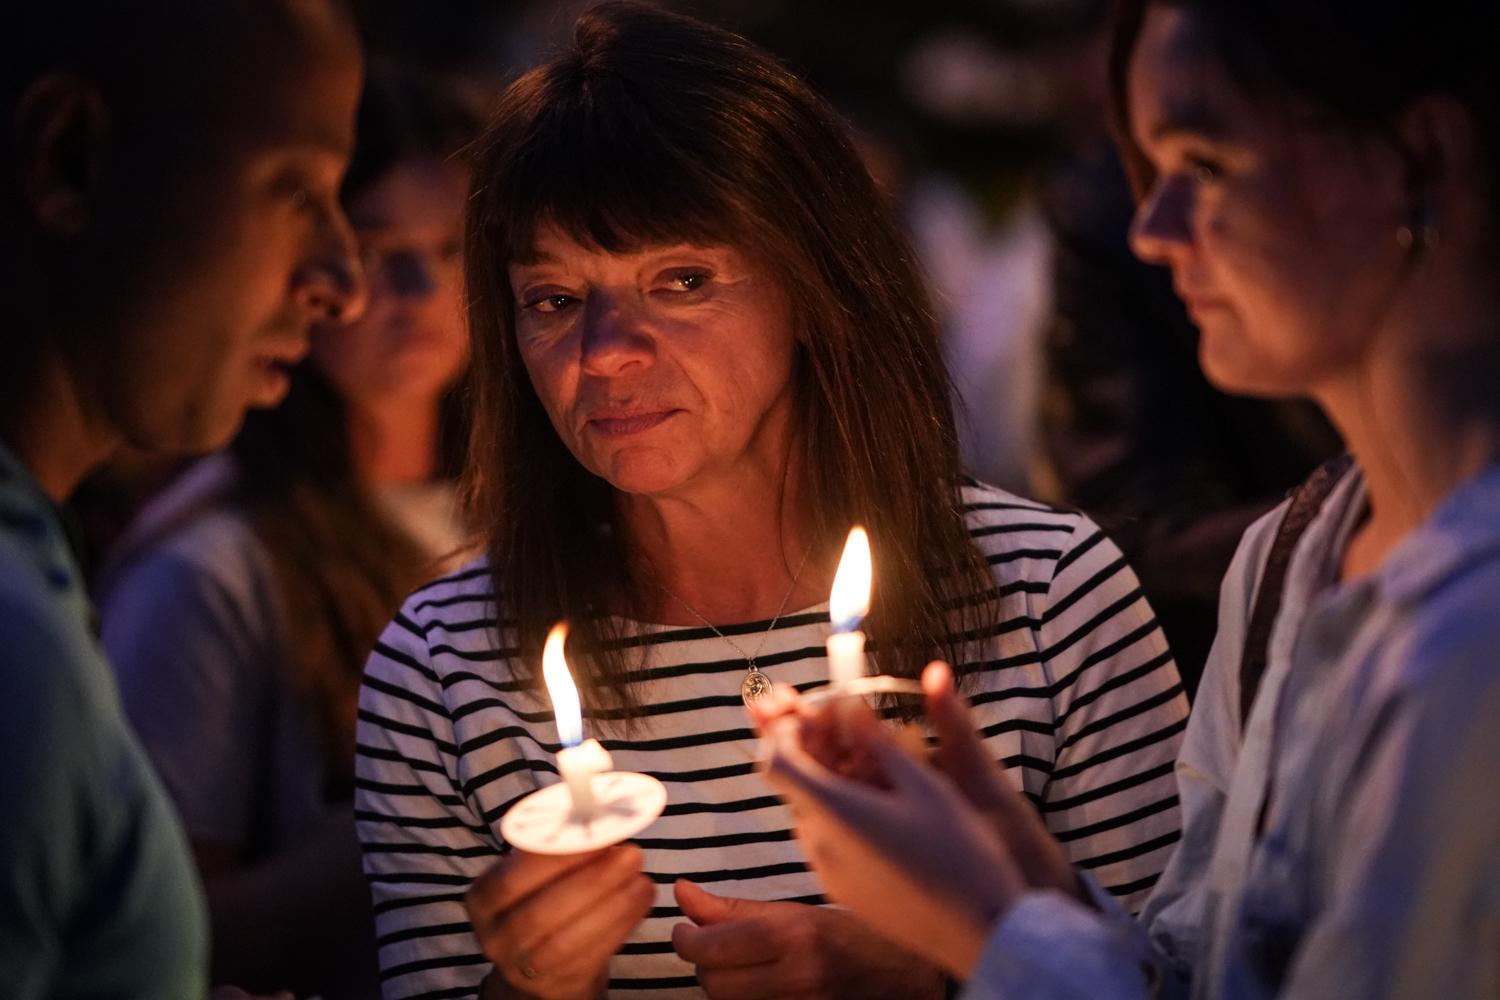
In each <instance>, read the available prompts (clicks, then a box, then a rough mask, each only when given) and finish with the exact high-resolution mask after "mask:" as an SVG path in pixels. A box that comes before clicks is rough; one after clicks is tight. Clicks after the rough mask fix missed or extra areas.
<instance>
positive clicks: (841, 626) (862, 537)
mask: <svg viewBox="0 0 1500 1000" xmlns="http://www.w3.org/2000/svg"><path fill="white" fill-rule="evenodd" d="M872 575H873V568H872V566H871V564H870V536H869V535H867V534H865V529H864V528H861V527H858V526H856V527H855V528H854V529H853V530H851V531H850V532H849V540H848V541H847V542H845V543H844V554H843V556H841V557H840V558H839V569H838V572H837V573H835V574H834V575H833V592H832V593H831V594H830V595H829V597H828V617H829V618H830V619H831V620H832V622H833V630H834V631H835V632H853V631H854V630H855V629H857V628H859V623H860V622H861V621H863V620H864V617H865V615H867V614H869V613H870V577H871V576H872Z"/></svg>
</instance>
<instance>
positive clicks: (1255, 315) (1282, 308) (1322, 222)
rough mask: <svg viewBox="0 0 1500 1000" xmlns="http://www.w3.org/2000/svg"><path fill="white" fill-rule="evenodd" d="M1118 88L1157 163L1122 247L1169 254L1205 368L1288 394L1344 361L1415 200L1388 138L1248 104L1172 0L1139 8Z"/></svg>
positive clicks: (1342, 367) (1376, 305)
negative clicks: (1139, 25) (1124, 79)
mask: <svg viewBox="0 0 1500 1000" xmlns="http://www.w3.org/2000/svg"><path fill="white" fill-rule="evenodd" d="M1129 95H1130V105H1129V114H1130V122H1131V131H1132V133H1133V136H1134V139H1135V141H1136V142H1137V143H1138V144H1139V146H1140V148H1141V149H1142V150H1143V151H1144V152H1145V154H1146V156H1147V157H1148V158H1149V159H1150V161H1151V163H1152V164H1153V166H1154V167H1155V169H1156V172H1157V178H1156V182H1155V184H1154V185H1153V187H1152V189H1151V191H1150V192H1149V193H1148V194H1147V196H1146V198H1145V200H1144V201H1143V202H1142V204H1141V206H1140V208H1139V210H1138V212H1137V214H1136V219H1135V225H1134V226H1133V228H1132V231H1131V242H1132V246H1133V247H1134V249H1135V251H1136V253H1137V255H1139V256H1140V257H1141V258H1143V259H1145V260H1147V261H1150V262H1153V263H1159V264H1166V265H1168V266H1170V268H1171V270H1172V277H1173V281H1174V283H1175V285H1176V288H1177V293H1178V295H1180V296H1181V297H1182V299H1183V301H1184V302H1185V303H1186V304H1187V307H1188V310H1189V312H1190V313H1191V315H1192V318H1193V321H1194V322H1195V323H1196V324H1197V326H1198V328H1199V330H1200V331H1201V333H1202V341H1201V343H1200V347H1199V354H1200V360H1201V363H1202V365H1203V370H1204V372H1205V374H1207V375H1208V377H1209V379H1210V380H1211V381H1213V382H1214V383H1215V384H1217V385H1218V386H1219V387H1221V388H1223V389H1226V390H1229V391H1233V392H1244V393H1254V394H1260V395H1272V396H1276V395H1296V394H1306V393H1309V392H1315V391H1316V390H1317V388H1318V387H1319V386H1320V385H1322V384H1325V383H1327V382H1328V380H1330V379H1337V378H1339V377H1340V376H1344V375H1347V374H1349V373H1350V372H1351V371H1353V370H1355V369H1356V368H1357V366H1358V365H1359V362H1360V359H1361V357H1362V356H1363V354H1364V352H1365V351H1366V350H1367V348H1368V347H1369V344H1370V342H1371V340H1372V339H1373V338H1374V337H1375V335H1376V333H1377V328H1378V327H1379V325H1380V323H1381V321H1382V320H1383V319H1384V318H1385V312H1386V310H1387V308H1388V306H1389V299H1390V289H1392V288H1394V287H1396V285H1397V284H1398V281H1399V275H1400V271H1401V268H1402V266H1403V263H1402V260H1403V254H1404V251H1403V250H1402V249H1401V248H1400V247H1399V246H1398V245H1397V243H1396V230H1397V228H1398V227H1399V226H1400V225H1402V224H1403V223H1406V222H1408V221H1409V214H1410V209H1411V201H1410V197H1409V191H1408V182H1407V177H1406V171H1405V167H1404V164H1403V162H1402V161H1401V158H1400V157H1399V156H1398V155H1397V153H1396V151H1395V148H1394V146H1392V145H1390V144H1386V143H1381V142H1377V141H1375V140H1373V139H1370V140H1361V139H1356V138H1353V137H1351V136H1350V135H1348V134H1346V133H1343V132H1339V131H1336V130H1332V129H1328V128H1326V127H1325V128H1321V129H1320V128H1318V127H1317V126H1315V125H1312V124H1308V123H1304V122H1299V121H1297V120H1295V119H1294V115H1295V109H1278V111H1277V112H1274V113H1273V112H1270V111H1268V110H1267V109H1266V108H1265V107H1264V105H1262V104H1257V103H1253V102H1252V101H1251V100H1250V99H1249V98H1248V97H1247V96H1246V95H1245V94H1244V92H1243V91H1242V90H1241V89H1240V88H1239V87H1238V86H1237V85H1236V84H1235V83H1234V82H1233V80H1232V79H1231V77H1230V74H1229V72H1228V71H1227V69H1226V68H1225V67H1224V66H1223V64H1222V63H1221V62H1220V60H1219V58H1218V57H1217V56H1216V55H1215V54H1214V53H1213V51H1212V47H1211V45H1210V44H1209V42H1208V36H1207V33H1206V31H1205V29H1204V26H1203V24H1202V22H1201V20H1200V19H1199V18H1198V16H1197V15H1195V14H1193V13H1192V12H1190V11H1185V10H1181V9H1178V8H1175V7H1168V6H1161V5H1157V6H1153V7H1151V8H1150V9H1149V11H1148V14H1147V17H1146V21H1145V24H1144V26H1143V29H1142V32H1141V35H1140V39H1139V41H1138V43H1137V46H1136V49H1135V54H1134V58H1133V59H1132V62H1131V67H1130V77H1129Z"/></svg>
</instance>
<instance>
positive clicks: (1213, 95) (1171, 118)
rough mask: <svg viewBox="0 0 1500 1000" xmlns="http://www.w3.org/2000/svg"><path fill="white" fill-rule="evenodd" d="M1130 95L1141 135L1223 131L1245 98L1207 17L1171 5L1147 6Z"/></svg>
mask: <svg viewBox="0 0 1500 1000" xmlns="http://www.w3.org/2000/svg"><path fill="white" fill-rule="evenodd" d="M1129 94H1130V117H1131V127H1132V130H1133V131H1134V132H1135V134H1136V136H1137V137H1138V138H1139V139H1141V140H1151V139H1159V138H1163V137H1165V136H1166V135H1169V134H1171V133H1174V132H1194V133H1198V134H1209V135H1212V134H1214V133H1216V132H1220V131H1222V130H1223V129H1224V128H1225V125H1226V119H1227V117H1228V115H1229V114H1230V112H1231V110H1232V107H1233V106H1235V105H1237V104H1238V103H1239V102H1240V99H1241V97H1240V95H1239V94H1238V93H1237V88H1236V87H1235V86H1234V83H1233V81H1232V79H1231V78H1230V75H1229V73H1228V71H1227V70H1226V69H1225V67H1224V65H1223V62H1222V60H1221V59H1220V57H1219V55H1218V53H1217V52H1216V50H1215V47H1214V45H1213V44H1212V40H1211V37H1210V34H1209V30H1208V28H1207V26H1206V25H1205V24H1204V23H1203V21H1202V19H1201V18H1200V17H1199V16H1198V15H1196V14H1194V13H1193V12H1192V11H1190V10H1185V9H1183V8H1179V7H1175V6H1165V5H1153V6H1152V7H1150V8H1149V9H1148V11H1147V14H1146V19H1145V21H1144V23H1143V24H1142V27H1141V33H1140V37H1139V39H1138V41H1137V42H1136V46H1135V52H1134V54H1133V55H1132V57H1131V60H1130V75H1129Z"/></svg>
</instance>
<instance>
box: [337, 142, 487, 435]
mask: <svg viewBox="0 0 1500 1000" xmlns="http://www.w3.org/2000/svg"><path fill="white" fill-rule="evenodd" d="M467 196H468V174H467V172H466V171H465V170H464V169H463V168H462V167H460V166H458V165H456V164H453V163H449V162H445V161H443V160H440V159H436V158H433V159H419V160H410V161H405V162H401V163H398V164H397V165H396V166H395V167H393V168H391V169H390V170H388V171H387V172H386V173H384V174H383V175H381V176H380V177H378V178H377V179H376V180H375V181H374V182H373V183H371V184H369V185H366V186H365V187H364V189H363V190H361V191H360V192H358V193H357V194H356V195H355V196H354V197H353V198H351V199H350V200H349V202H348V211H349V219H350V222H351V224H352V225H353V227H354V231H355V235H356V238H357V240H358V242H359V247H360V256H361V259H362V260H363V262H364V269H365V280H366V283H367V286H368V289H369V292H368V301H367V304H366V307H365V310H364V313H363V314H362V315H361V317H360V318H359V319H358V320H357V321H356V322H353V323H348V324H327V325H324V326H321V327H319V328H318V330H317V332H316V334H315V336H314V338H313V358H314V360H315V362H316V363H317V365H318V366H319V368H321V369H322V371H323V372H324V374H326V375H327V376H328V378H329V379H330V380H331V381H332V382H333V383H334V385H335V386H337V387H338V389H339V392H340V393H341V394H343V396H344V397H345V399H347V400H349V401H350V402H351V403H353V404H354V405H355V406H366V407H378V406H382V405H386V404H388V403H390V402H392V401H398V400H408V401H411V402H412V403H413V404H418V405H420V404H427V403H431V402H433V401H435V400H436V399H437V398H438V397H440V396H441V395H442V393H443V392H444V391H446V390H447V389H448V387H449V386H451V385H452V384H453V382H454V380H455V379H457V378H458V375H459V373H460V372H461V371H462V369H463V366H464V362H465V360H466V359H467V356H468V336H467V333H466V328H465V323H464V316H463V308H462V307H463V298H462V295H463V213H464V202H465V199H466V198H467Z"/></svg>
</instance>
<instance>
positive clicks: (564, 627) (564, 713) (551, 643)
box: [542, 622, 583, 747]
mask: <svg viewBox="0 0 1500 1000" xmlns="http://www.w3.org/2000/svg"><path fill="white" fill-rule="evenodd" d="M567 641H568V624H567V622H558V623H557V624H556V625H554V626H552V631H551V632H548V633H547V644H546V646H544V647H543V648H542V679H543V680H545V681H546V682H547V697H548V698H550V699H551V700H552V716H553V718H555V719H556V720H557V738H558V739H560V740H562V744H563V746H565V747H571V746H577V745H578V744H579V743H581V742H582V741H583V707H582V706H581V705H580V704H579V703H578V688H577V687H575V686H574V684H573V675H572V674H570V673H568V661H567V659H566V658H565V657H564V656H563V644H564V643H565V642H567Z"/></svg>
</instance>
